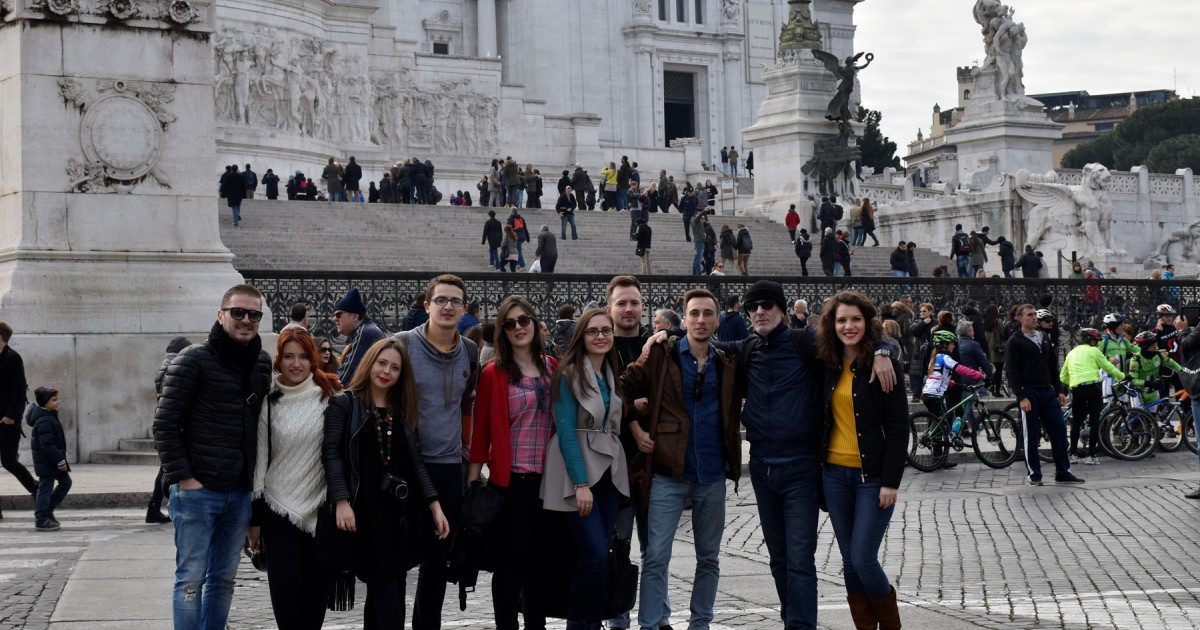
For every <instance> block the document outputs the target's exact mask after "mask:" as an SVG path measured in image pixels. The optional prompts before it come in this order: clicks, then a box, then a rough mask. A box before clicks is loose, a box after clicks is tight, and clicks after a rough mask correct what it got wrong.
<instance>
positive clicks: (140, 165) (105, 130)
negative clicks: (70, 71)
mask: <svg viewBox="0 0 1200 630" xmlns="http://www.w3.org/2000/svg"><path fill="white" fill-rule="evenodd" d="M58 85H59V93H60V94H61V95H62V98H63V101H64V102H65V103H66V104H67V105H70V106H73V107H75V108H77V109H79V110H80V111H81V112H82V118H81V119H80V123H79V142H80V148H81V149H82V150H83V158H84V159H83V160H76V159H75V158H70V159H69V160H68V161H67V169H66V171H67V177H68V180H69V182H70V187H69V189H68V191H69V192H88V193H101V192H121V193H128V192H131V191H132V190H133V188H134V187H135V186H136V185H137V184H139V183H140V182H142V181H143V180H144V179H145V178H146V176H147V175H149V176H151V177H154V178H155V180H157V181H158V183H159V184H160V185H162V186H164V187H167V188H170V187H171V184H170V182H169V181H168V180H167V178H166V176H165V175H164V174H163V173H162V172H161V171H160V170H159V169H158V161H159V158H160V157H161V155H162V147H163V142H164V132H165V131H166V129H167V127H168V126H169V125H170V124H171V123H173V122H175V115H174V114H172V113H171V112H170V111H169V110H168V109H167V107H166V106H167V104H168V103H170V102H172V101H173V100H175V86H174V85H172V84H167V83H150V82H142V81H113V80H102V81H99V82H97V84H96V91H95V93H94V94H92V93H90V92H89V91H88V90H87V89H86V88H85V87H84V86H83V84H81V83H80V82H79V81H76V80H75V79H61V80H60V81H59V82H58Z"/></svg>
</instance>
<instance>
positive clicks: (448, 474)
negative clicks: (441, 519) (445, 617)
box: [400, 464, 466, 630]
mask: <svg viewBox="0 0 1200 630" xmlns="http://www.w3.org/2000/svg"><path fill="white" fill-rule="evenodd" d="M425 468H426V470H428V471H429V476H430V478H431V479H432V480H433V487H434V488H435V489H436V490H437V493H438V502H439V503H440V504H441V506H442V513H444V514H445V515H446V520H447V521H449V522H450V531H454V528H455V527H458V524H459V514H460V512H461V511H462V500H463V488H464V487H465V484H466V471H465V469H464V467H463V465H462V464H425ZM418 527H419V528H420V536H421V567H420V569H419V570H418V572H417V597H416V602H415V603H414V604H413V618H412V627H413V630H440V628H441V627H442V603H443V602H444V601H445V599H446V561H447V560H448V559H449V558H450V537H449V536H447V537H446V539H445V540H438V538H437V535H436V534H435V533H434V529H433V515H432V514H431V513H430V512H429V510H424V511H422V512H421V522H420V523H419V524H418ZM400 588H401V597H400V601H402V602H403V601H404V597H403V588H404V586H403V583H401V586H400Z"/></svg>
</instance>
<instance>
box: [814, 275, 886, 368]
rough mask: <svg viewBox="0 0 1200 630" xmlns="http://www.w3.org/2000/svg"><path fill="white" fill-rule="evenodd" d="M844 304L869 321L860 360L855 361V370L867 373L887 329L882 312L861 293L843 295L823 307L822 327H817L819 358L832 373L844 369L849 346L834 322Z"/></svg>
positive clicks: (859, 354)
mask: <svg viewBox="0 0 1200 630" xmlns="http://www.w3.org/2000/svg"><path fill="white" fill-rule="evenodd" d="M843 304H845V305H846V306H855V307H858V310H859V311H862V316H863V319H864V320H865V321H866V329H865V330H864V331H863V338H862V341H861V342H859V352H858V358H856V359H855V360H854V364H855V366H857V367H858V368H859V369H863V368H866V367H868V366H870V365H871V362H872V361H874V359H875V346H878V345H879V340H880V339H883V325H882V324H881V323H880V322H879V311H878V310H877V309H876V308H875V304H874V303H873V302H871V300H870V299H868V298H867V296H865V295H863V294H861V293H859V292H858V291H842V292H840V293H838V294H837V295H835V296H833V297H831V298H829V299H828V300H825V304H823V305H822V306H821V324H820V325H819V326H818V327H817V357H818V358H820V359H821V361H822V362H823V363H825V365H826V367H828V368H829V369H831V370H840V369H841V368H842V357H843V353H842V350H843V347H844V345H845V344H843V343H842V340H841V339H838V336H837V330H836V329H835V328H834V320H835V319H837V309H838V307H839V306H841V305H843Z"/></svg>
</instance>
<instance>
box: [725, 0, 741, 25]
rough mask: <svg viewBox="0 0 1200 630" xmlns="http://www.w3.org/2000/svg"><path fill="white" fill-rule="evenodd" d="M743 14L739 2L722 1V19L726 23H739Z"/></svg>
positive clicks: (732, 0)
mask: <svg viewBox="0 0 1200 630" xmlns="http://www.w3.org/2000/svg"><path fill="white" fill-rule="evenodd" d="M741 13H742V5H741V4H740V3H739V2H738V0H721V19H722V20H723V21H725V22H737V19H738V16H739V15H741Z"/></svg>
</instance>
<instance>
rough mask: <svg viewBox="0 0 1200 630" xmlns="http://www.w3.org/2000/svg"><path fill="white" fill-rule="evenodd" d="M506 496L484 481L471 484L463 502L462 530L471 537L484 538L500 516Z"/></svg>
mask: <svg viewBox="0 0 1200 630" xmlns="http://www.w3.org/2000/svg"><path fill="white" fill-rule="evenodd" d="M503 507H504V495H503V494H500V493H499V492H497V491H496V489H495V488H493V487H492V485H491V484H488V483H484V481H483V480H482V479H476V480H475V481H472V482H471V485H470V486H469V487H468V488H467V495H466V496H465V497H463V502H462V517H461V519H460V520H461V522H462V527H461V530H462V531H464V532H466V533H467V534H469V535H473V536H483V535H485V534H486V533H487V531H488V529H490V528H491V526H492V523H495V522H496V519H497V518H499V516H500V510H501V508H503Z"/></svg>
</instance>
